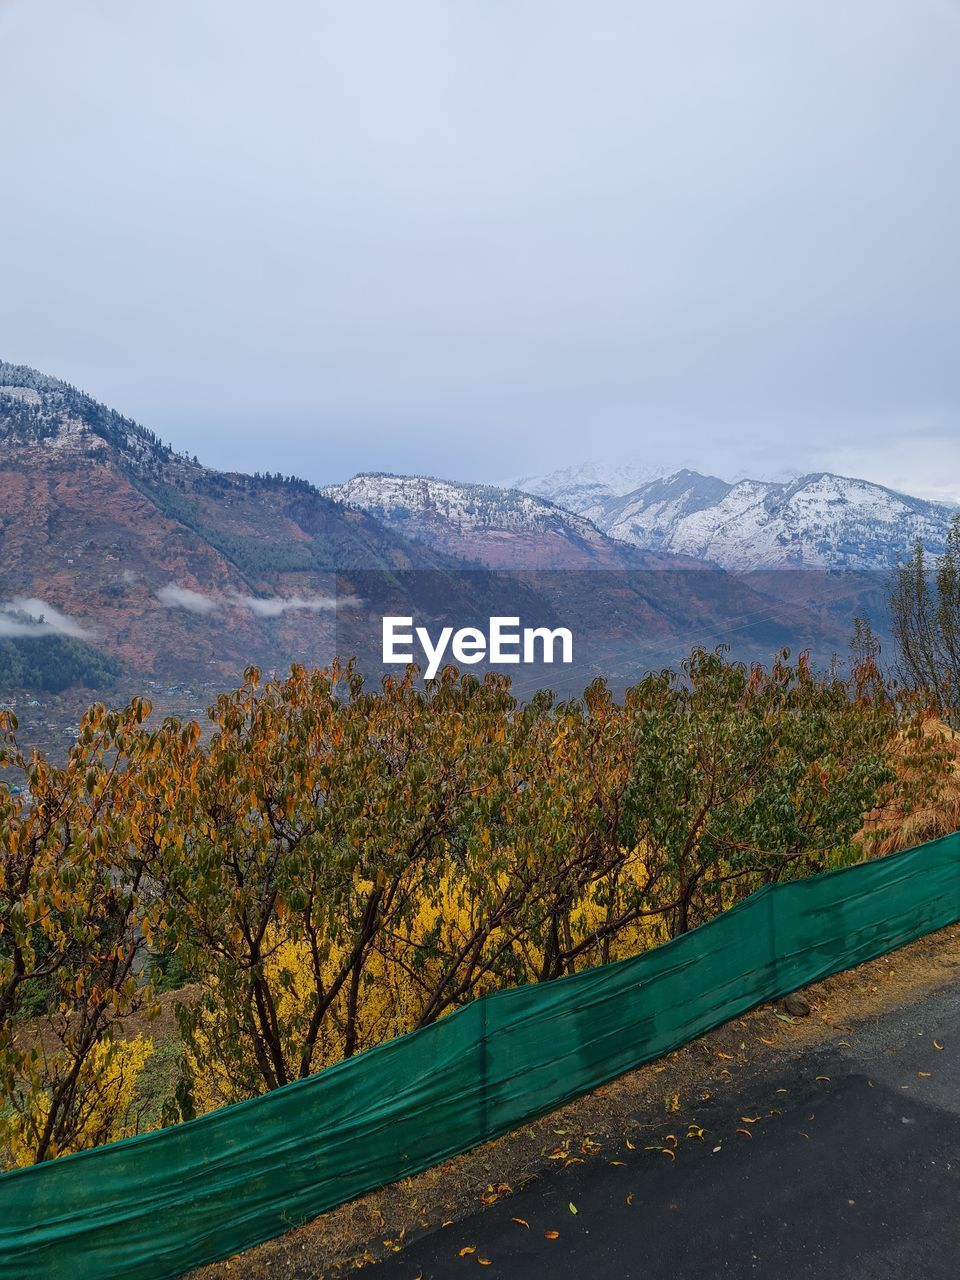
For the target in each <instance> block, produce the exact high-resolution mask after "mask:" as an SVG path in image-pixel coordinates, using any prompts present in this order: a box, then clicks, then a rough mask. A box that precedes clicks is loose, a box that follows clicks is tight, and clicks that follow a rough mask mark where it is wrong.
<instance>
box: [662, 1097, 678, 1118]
mask: <svg viewBox="0 0 960 1280" xmlns="http://www.w3.org/2000/svg"><path fill="white" fill-rule="evenodd" d="M663 1106H664V1110H665V1111H667V1112H668V1113H672V1112H674V1111H679V1110H680V1095H679V1094H678V1093H668V1094H667V1096H666V1097H665V1098H664V1100H663Z"/></svg>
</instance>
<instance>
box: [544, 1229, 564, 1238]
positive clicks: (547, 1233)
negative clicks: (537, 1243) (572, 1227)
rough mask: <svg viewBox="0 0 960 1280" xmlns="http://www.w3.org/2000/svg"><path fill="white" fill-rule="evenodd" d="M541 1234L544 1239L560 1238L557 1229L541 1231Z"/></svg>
mask: <svg viewBox="0 0 960 1280" xmlns="http://www.w3.org/2000/svg"><path fill="white" fill-rule="evenodd" d="M543 1236H544V1239H545V1240H559V1239H560V1232H559V1231H545V1232H544V1233H543Z"/></svg>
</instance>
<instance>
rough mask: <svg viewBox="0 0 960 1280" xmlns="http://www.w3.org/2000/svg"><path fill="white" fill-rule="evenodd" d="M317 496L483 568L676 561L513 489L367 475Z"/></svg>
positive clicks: (605, 566) (641, 564)
mask: <svg viewBox="0 0 960 1280" xmlns="http://www.w3.org/2000/svg"><path fill="white" fill-rule="evenodd" d="M323 492H324V494H325V495H326V496H327V497H329V498H333V499H335V500H336V501H338V502H343V503H346V504H347V505H349V506H353V507H358V508H360V510H362V511H365V512H366V513H367V514H368V515H372V516H374V517H376V519H378V520H380V521H381V522H382V523H384V524H386V525H387V526H388V527H389V528H391V529H394V530H396V531H397V532H399V533H402V534H403V535H404V537H407V538H412V539H414V540H416V541H418V542H423V543H426V544H428V545H429V546H430V547H433V548H435V549H436V550H438V551H443V552H444V553H446V554H448V555H454V556H457V557H459V558H461V559H464V560H470V561H473V562H475V563H477V564H482V565H484V566H486V567H487V568H494V569H590V568H603V569H623V568H640V567H660V566H661V565H663V564H665V563H675V562H676V558H675V557H668V556H661V555H655V554H650V553H645V552H643V551H640V550H638V549H637V548H636V547H635V546H633V545H630V544H625V543H621V542H617V541H616V540H614V539H612V538H610V537H608V536H607V535H606V534H604V533H603V532H601V530H599V529H598V528H597V527H596V525H594V524H593V523H592V522H591V521H589V520H585V519H584V518H583V517H582V516H579V515H577V514H575V513H573V512H570V511H567V510H564V509H563V508H562V507H560V506H558V505H556V504H555V503H553V502H549V501H547V500H546V499H544V498H539V497H537V496H536V495H533V494H530V493H522V492H520V490H518V489H509V488H500V487H499V486H497V485H480V484H460V483H457V482H455V481H452V480H438V479H435V478H433V477H431V476H401V475H388V474H384V473H379V472H371V473H364V474H361V475H357V476H354V477H353V479H352V480H348V481H347V482H346V483H345V484H340V485H332V486H330V487H329V488H327V489H325V490H323Z"/></svg>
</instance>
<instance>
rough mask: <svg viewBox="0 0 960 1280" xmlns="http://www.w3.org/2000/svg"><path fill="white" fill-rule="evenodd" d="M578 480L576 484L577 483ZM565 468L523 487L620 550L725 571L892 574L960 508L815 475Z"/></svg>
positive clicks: (937, 545) (938, 535)
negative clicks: (626, 547) (733, 478)
mask: <svg viewBox="0 0 960 1280" xmlns="http://www.w3.org/2000/svg"><path fill="white" fill-rule="evenodd" d="M578 477H579V478H578ZM629 479H630V470H629V469H628V470H627V471H626V472H616V471H614V472H613V473H612V474H609V475H607V476H606V477H604V476H603V474H602V473H600V474H598V471H597V468H596V467H594V466H590V465H587V466H585V467H583V468H565V469H563V470H561V471H555V472H552V473H549V474H547V475H544V476H539V477H527V478H526V479H525V480H524V481H522V482H519V481H518V482H517V483H520V484H521V485H522V484H526V485H527V486H528V487H529V488H530V489H531V491H532V492H535V493H536V494H537V495H538V496H540V497H545V498H547V499H549V500H552V501H554V502H558V503H562V504H563V505H565V506H566V507H568V508H569V509H570V510H571V511H574V512H576V513H577V514H579V515H581V516H583V517H585V518H586V519H588V520H591V521H592V522H593V523H594V524H595V525H596V526H597V527H598V528H599V529H601V530H602V531H603V532H604V533H606V534H608V535H609V536H610V537H612V538H615V539H617V540H618V541H621V542H627V543H631V544H632V545H634V546H636V547H639V548H643V549H645V550H648V551H655V552H659V553H668V554H672V555H678V556H693V557H696V558H698V559H701V560H707V561H710V562H711V563H713V564H716V565H719V566H720V567H722V568H724V569H736V570H756V569H769V568H796V569H826V570H831V569H853V570H858V571H875V570H884V571H885V570H889V568H890V567H891V566H892V565H893V564H894V563H895V562H896V561H897V560H898V559H899V558H902V557H904V556H906V555H908V554H909V552H910V550H911V548H912V547H913V546H914V544H915V543H917V542H921V543H923V545H924V546H925V548H926V549H927V550H928V551H929V552H931V553H932V554H937V553H938V552H939V551H941V550H942V549H943V543H944V538H945V535H946V531H947V527H948V525H949V523H950V521H951V519H952V518H953V516H954V515H955V514H956V513H957V508H956V507H953V506H949V505H947V504H944V503H938V502H929V501H926V500H924V499H922V498H913V497H910V496H909V495H907V494H903V493H898V492H896V491H895V490H893V489H888V488H885V487H884V486H883V485H879V484H873V483H871V482H870V481H867V480H858V479H853V478H850V477H847V476H838V475H832V474H831V473H829V472H817V473H814V474H812V475H805V476H801V477H799V478H798V479H795V480H791V481H788V482H785V483H776V482H773V481H763V480H740V481H737V482H736V483H730V482H728V481H725V480H721V479H718V478H717V477H716V476H708V475H701V474H700V473H699V472H696V471H689V470H683V471H677V472H675V473H674V474H672V475H668V476H658V477H654V478H647V479H645V480H644V481H643V482H642V483H640V484H638V485H637V486H636V487H634V488H631V489H625V488H624V484H625V483H627V482H629Z"/></svg>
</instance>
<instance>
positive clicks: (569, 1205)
mask: <svg viewBox="0 0 960 1280" xmlns="http://www.w3.org/2000/svg"><path fill="white" fill-rule="evenodd" d="M567 1208H568V1209H569V1210H570V1212H571V1213H572V1214H574V1215H576V1213H577V1206H576V1205H575V1204H574V1203H573V1201H572V1200H571V1201H570V1203H569V1204H568V1205H567Z"/></svg>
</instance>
